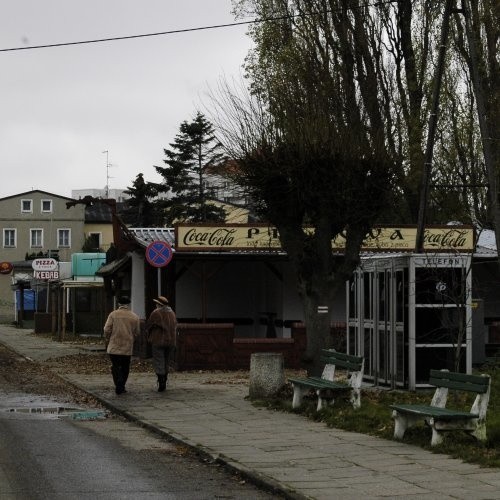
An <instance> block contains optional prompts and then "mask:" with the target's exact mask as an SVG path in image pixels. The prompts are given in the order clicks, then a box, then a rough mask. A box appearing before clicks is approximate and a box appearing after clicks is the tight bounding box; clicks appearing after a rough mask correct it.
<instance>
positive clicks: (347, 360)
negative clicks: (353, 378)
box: [321, 349, 363, 372]
mask: <svg viewBox="0 0 500 500" xmlns="http://www.w3.org/2000/svg"><path fill="white" fill-rule="evenodd" d="M321 360H322V361H323V362H324V363H325V364H328V365H335V366H336V367H337V368H343V369H345V370H348V371H350V372H359V371H360V370H361V368H362V366H363V357H362V356H353V355H351V354H344V353H343V352H337V351H334V350H333V349H323V350H322V351H321Z"/></svg>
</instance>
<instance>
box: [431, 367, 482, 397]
mask: <svg viewBox="0 0 500 500" xmlns="http://www.w3.org/2000/svg"><path fill="white" fill-rule="evenodd" d="M429 383H430V384H431V385H434V386H436V387H447V388H448V389H454V390H458V391H469V392H477V393H479V394H484V393H485V392H486V391H487V390H488V386H489V378H488V377H481V376H479V375H467V374H465V373H457V372H446V371H441V370H431V371H430V378H429Z"/></svg>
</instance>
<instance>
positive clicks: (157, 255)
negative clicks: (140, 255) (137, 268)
mask: <svg viewBox="0 0 500 500" xmlns="http://www.w3.org/2000/svg"><path fill="white" fill-rule="evenodd" d="M172 257H173V252H172V247H171V246H170V245H169V244H168V243H167V242H166V241H153V242H152V243H150V244H149V245H148V246H147V248H146V260H147V261H148V262H149V263H150V264H151V265H152V266H153V267H165V266H166V265H167V264H168V263H169V262H170V261H171V260H172Z"/></svg>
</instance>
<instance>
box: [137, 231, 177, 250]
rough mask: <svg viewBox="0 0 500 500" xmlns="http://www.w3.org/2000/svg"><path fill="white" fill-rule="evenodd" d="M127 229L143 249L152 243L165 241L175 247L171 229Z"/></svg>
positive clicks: (173, 233) (173, 232)
mask: <svg viewBox="0 0 500 500" xmlns="http://www.w3.org/2000/svg"><path fill="white" fill-rule="evenodd" d="M127 229H128V231H129V232H130V233H132V235H133V236H134V237H135V239H136V241H137V242H138V243H139V244H140V245H142V246H143V247H147V246H148V245H149V244H150V243H151V242H153V241H165V242H166V243H169V244H170V245H171V246H172V247H175V230H174V228H173V227H170V228H167V227H129V228H127Z"/></svg>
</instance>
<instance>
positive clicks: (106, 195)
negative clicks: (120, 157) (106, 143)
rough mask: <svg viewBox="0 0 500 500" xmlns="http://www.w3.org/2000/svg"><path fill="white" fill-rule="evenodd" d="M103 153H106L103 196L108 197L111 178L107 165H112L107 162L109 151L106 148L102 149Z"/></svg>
mask: <svg viewBox="0 0 500 500" xmlns="http://www.w3.org/2000/svg"><path fill="white" fill-rule="evenodd" d="M103 154H105V155H106V187H105V188H104V198H106V199H108V198H109V179H111V178H112V177H110V175H109V167H112V166H113V165H111V163H109V151H108V150H107V149H105V150H104V151H103Z"/></svg>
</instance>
